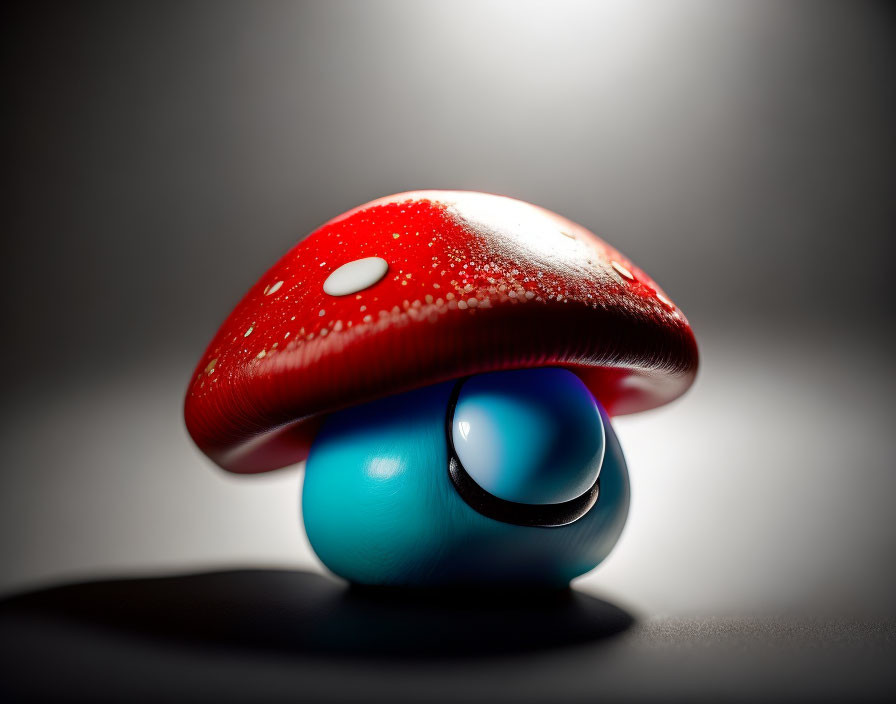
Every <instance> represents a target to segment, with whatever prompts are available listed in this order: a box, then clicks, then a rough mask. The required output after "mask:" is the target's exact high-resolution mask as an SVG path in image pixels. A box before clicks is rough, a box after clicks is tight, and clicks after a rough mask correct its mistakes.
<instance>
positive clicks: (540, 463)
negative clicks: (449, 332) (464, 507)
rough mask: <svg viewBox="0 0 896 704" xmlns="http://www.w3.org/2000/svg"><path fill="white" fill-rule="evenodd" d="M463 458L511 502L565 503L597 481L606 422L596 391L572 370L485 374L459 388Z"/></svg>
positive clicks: (455, 429) (458, 441)
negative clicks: (596, 397)
mask: <svg viewBox="0 0 896 704" xmlns="http://www.w3.org/2000/svg"><path fill="white" fill-rule="evenodd" d="M452 439H453V442H454V449H455V452H456V453H457V457H458V459H459V460H460V462H461V464H462V465H463V467H464V469H465V470H466V472H467V474H469V475H470V477H471V478H472V479H473V480H474V481H475V482H476V483H477V484H478V485H479V486H481V487H482V488H483V489H485V490H486V491H487V492H489V493H490V494H492V495H493V496H497V497H498V498H500V499H504V500H506V501H515V502H518V503H524V504H558V503H561V502H564V501H570V500H571V499H574V498H576V497H577V496H581V495H582V494H584V493H585V492H586V491H588V490H589V489H590V488H591V487H592V486H593V485H594V482H596V481H597V477H598V474H599V473H600V466H601V462H602V460H603V456H604V425H603V422H602V421H601V417H600V410H599V409H598V406H597V401H595V399H594V396H592V395H591V392H590V391H589V390H588V388H587V387H586V386H585V384H584V383H582V380H581V379H579V377H577V376H576V375H575V374H573V373H572V372H570V371H568V370H566V369H557V368H551V367H546V368H541V369H520V370H517V371H508V372H498V373H494V374H479V375H478V376H474V377H471V378H470V379H468V380H467V381H466V382H464V384H463V386H462V387H461V389H460V394H459V395H458V399H457V406H456V408H455V411H454V420H453V423H452Z"/></svg>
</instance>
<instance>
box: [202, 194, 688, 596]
mask: <svg viewBox="0 0 896 704" xmlns="http://www.w3.org/2000/svg"><path fill="white" fill-rule="evenodd" d="M696 369H697V346H696V342H695V340H694V336H693V333H692V332H691V328H690V326H689V324H688V322H687V320H686V318H685V317H684V315H683V314H682V312H681V311H680V310H679V309H678V308H677V307H676V306H675V305H674V304H673V303H672V302H671V300H670V299H669V297H668V296H667V295H666V294H665V293H664V292H663V291H662V290H661V289H660V288H659V287H658V286H657V284H656V283H655V282H654V281H653V280H652V279H650V278H649V277H648V276H647V275H646V274H645V273H644V272H643V271H641V270H640V269H639V268H638V267H636V266H635V265H634V264H633V263H632V262H631V261H630V260H628V259H627V258H626V257H624V256H623V255H622V254H620V253H619V252H618V251H617V250H615V249H613V248H612V247H610V246H609V245H608V244H606V243H605V242H604V241H602V240H601V239H599V238H598V237H596V236H595V235H594V234H592V233H591V232H589V231H588V230H586V229H585V228H584V227H582V226H580V225H577V224H575V223H573V222H571V221H570V220H567V219H565V218H563V217H561V216H559V215H557V214H555V213H552V212H550V211H548V210H545V209H542V208H539V207H537V206H534V205H531V204H528V203H524V202H522V201H518V200H514V199H511V198H506V197H503V196H496V195H488V194H483V193H474V192H461V191H419V192H411V193H402V194H398V195H394V196H389V197H387V198H383V199H380V200H376V201H372V202H371V203H367V204H366V205H362V206H360V207H358V208H355V209H354V210H351V211H349V212H347V213H345V214H343V215H340V216H339V217H337V218H335V219H333V220H330V221H329V222H327V223H325V224H324V225H322V226H321V227H320V228H318V229H317V230H316V231H315V232H313V233H312V234H310V235H309V236H308V237H307V238H305V239H304V240H302V241H301V242H300V243H299V244H297V245H296V246H295V247H294V248H293V249H291V250H290V251H289V252H287V254H286V255H284V256H283V257H282V258H281V259H280V261H278V262H277V263H276V264H275V265H274V266H273V267H272V268H271V269H270V270H269V271H268V272H267V273H266V274H264V276H262V277H261V279H260V280H259V281H258V282H257V283H256V284H255V286H253V287H252V288H251V289H250V290H249V292H248V293H247V294H246V296H245V297H244V298H243V299H242V301H241V302H240V303H239V304H238V305H237V307H236V308H235V310H234V311H233V312H232V313H231V314H230V316H229V317H228V318H227V320H226V321H225V322H224V324H223V325H222V326H221V328H220V330H219V331H218V333H217V334H216V335H215V337H214V339H213V340H212V342H211V344H210V345H209V346H208V348H207V350H206V352H205V354H204V355H203V357H202V358H201V359H200V361H199V364H198V365H197V368H196V371H195V373H194V375H193V378H192V381H191V382H190V386H189V389H188V392H187V397H186V402H185V419H186V425H187V429H188V431H189V433H190V435H191V436H192V438H193V440H194V441H195V442H196V444H197V445H198V447H199V448H200V449H201V450H202V451H203V452H204V453H205V454H206V455H208V457H210V458H211V459H212V460H213V461H214V462H215V463H217V464H218V465H219V466H221V467H223V468H224V469H226V470H229V471H232V472H238V473H256V472H265V471H269V470H273V469H277V468H279V467H284V466H287V465H291V464H295V463H298V462H300V461H302V460H305V459H307V463H306V468H305V483H304V489H303V498H302V505H303V517H304V520H305V527H306V530H307V532H308V537H309V540H310V542H311V545H312V547H313V548H314V550H315V552H316V553H317V554H318V556H319V557H320V558H321V560H322V561H323V562H324V564H325V565H326V566H327V567H329V568H330V569H331V570H332V571H333V572H335V573H337V574H339V575H342V576H343V577H346V578H347V579H350V580H352V581H355V582H360V583H368V584H402V585H445V584H455V583H484V582H487V583H492V582H504V581H509V582H513V583H526V584H565V583H568V581H569V580H570V579H572V578H573V577H575V576H577V575H579V574H582V573H584V572H586V571H588V570H590V569H592V568H593V567H594V566H596V565H597V564H598V563H599V562H600V561H601V560H602V559H603V558H604V557H605V556H606V555H607V553H608V552H609V550H610V548H611V547H612V546H613V544H614V543H615V542H616V539H617V538H618V535H619V532H620V531H621V528H622V525H623V523H624V521H625V517H626V513H627V508H628V475H627V470H626V467H625V461H624V459H623V456H622V453H621V450H620V448H619V444H618V441H617V440H616V437H615V434H614V433H613V430H612V427H611V425H610V421H609V418H610V417H611V416H614V415H619V414H625V413H633V412H637V411H641V410H645V409H649V408H653V407H656V406H660V405H662V404H665V403H668V402H669V401H671V400H673V399H675V398H676V397H678V396H680V395H681V394H682V393H684V392H685V391H686V390H687V388H688V387H689V386H690V385H691V383H692V382H693V379H694V376H695V374H696Z"/></svg>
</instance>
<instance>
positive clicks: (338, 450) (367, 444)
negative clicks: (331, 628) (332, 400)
mask: <svg viewBox="0 0 896 704" xmlns="http://www.w3.org/2000/svg"><path fill="white" fill-rule="evenodd" d="M527 371H529V372H533V371H547V370H527ZM555 371H557V370H555ZM564 373H567V374H568V372H564ZM504 374H506V373H504ZM489 376H493V375H489ZM474 379H475V377H474ZM518 381H519V378H517V382H518ZM555 381H556V379H555ZM455 387H456V384H455V382H448V383H444V384H438V385H435V386H431V387H426V388H423V389H418V390H416V391H412V392H409V393H405V394H401V395H398V396H392V397H389V398H385V399H381V400H379V401H375V402H373V403H368V404H365V405H362V406H356V407H353V408H350V409H347V410H345V411H342V412H339V413H336V414H334V415H332V416H330V417H329V418H328V419H327V420H326V421H325V423H324V425H323V427H322V429H321V431H320V433H319V435H318V437H317V438H316V440H315V442H314V445H313V446H312V448H311V453H310V456H309V458H308V462H307V465H306V470H305V472H306V473H305V483H304V489H303V495H302V510H303V516H304V521H305V527H306V530H307V533H308V537H309V540H310V542H311V546H312V547H313V549H314V550H315V552H316V553H317V555H318V556H319V557H320V559H321V560H322V561H323V563H324V564H325V565H326V566H327V567H328V568H329V569H331V570H332V571H333V572H335V573H336V574H338V575H340V576H342V577H345V578H346V579H348V580H350V581H352V582H356V583H361V584H374V585H404V586H444V585H452V584H470V585H481V584H493V583H505V584H506V583H513V584H516V585H526V586H563V585H566V584H568V583H569V581H570V580H571V579H573V578H574V577H576V576H578V575H580V574H583V573H585V572H587V571H589V570H590V569H592V568H594V567H595V566H596V565H597V564H598V563H599V562H600V561H601V560H603V559H604V557H606V555H607V554H608V553H609V552H610V549H611V548H612V547H613V545H614V544H615V543H616V540H617V539H618V536H619V534H620V532H621V530H622V526H623V523H624V522H625V517H626V514H627V511H628V498H629V485H628V474H627V470H626V466H625V461H624V459H623V456H622V452H621V449H620V447H619V443H618V441H617V440H616V437H615V434H614V433H613V431H612V428H611V427H610V426H609V423H608V421H607V419H606V416H605V414H603V412H602V409H600V408H599V406H597V409H598V415H597V422H598V424H599V427H600V428H601V431H602V433H603V434H602V436H601V442H600V446H601V447H600V455H601V459H602V462H600V461H598V463H597V466H598V467H597V468H598V470H599V472H600V494H599V497H598V498H597V500H596V502H595V503H593V504H592V505H591V507H590V508H588V509H587V510H586V511H585V512H584V514H583V515H581V516H580V517H578V518H577V520H574V521H573V522H571V523H569V524H568V525H560V526H559V527H541V526H534V525H518V524H516V523H514V522H507V521H504V520H498V519H496V518H495V517H490V516H487V515H484V514H483V512H481V511H479V510H478V509H474V508H473V507H471V505H470V504H469V503H468V502H467V501H465V499H464V498H463V497H462V496H461V495H460V493H458V491H457V489H456V487H455V484H454V483H453V482H452V479H451V477H450V475H449V472H448V467H449V462H450V455H451V454H452V452H451V449H450V447H449V445H450V442H449V438H448V437H447V436H446V418H447V416H448V412H449V406H450V402H451V399H452V395H453V394H454V392H455ZM548 395H550V394H548ZM549 405H550V404H549ZM563 420H564V419H563V418H561V419H560V421H561V425H562V422H563ZM573 430H575V429H573ZM519 440H520V439H519V438H518V441H519ZM586 440H590V442H591V445H590V446H591V447H592V450H593V445H594V443H593V438H590V439H588V438H586ZM592 450H589V452H588V453H585V454H586V455H588V456H589V457H592V455H593V454H594V453H593V451H592ZM592 459H593V457H592ZM470 464H471V465H472V462H470ZM586 474H587V473H586ZM524 475H525V476H527V477H529V478H530V479H531V478H532V477H533V476H536V478H537V473H536V474H535V475H532V474H531V473H529V474H527V473H524ZM595 479H596V473H595V474H594V476H592V477H591V479H590V480H589V479H585V480H584V481H585V483H586V484H587V485H588V486H591V484H593V483H594V481H595ZM589 482H590V483H589ZM580 483H581V482H580ZM511 484H512V482H511ZM505 488H506V487H505ZM552 491H553V489H552ZM550 506H551V504H550V503H543V504H541V510H544V509H549V507H550Z"/></svg>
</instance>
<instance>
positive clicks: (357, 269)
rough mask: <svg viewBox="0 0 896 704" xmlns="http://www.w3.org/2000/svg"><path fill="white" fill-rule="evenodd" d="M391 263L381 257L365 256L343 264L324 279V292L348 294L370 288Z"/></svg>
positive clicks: (337, 294) (335, 294) (339, 294)
mask: <svg viewBox="0 0 896 704" xmlns="http://www.w3.org/2000/svg"><path fill="white" fill-rule="evenodd" d="M388 270H389V264H388V262H386V260H385V259H382V258H380V257H365V258H364V259H356V260H355V261H353V262H348V264H343V265H342V266H341V267H339V268H338V269H335V270H334V271H333V272H331V273H330V275H329V276H328V277H327V280H326V281H324V293H326V294H329V295H330V296H347V295H349V294H350V293H357V292H358V291H363V290H364V289H365V288H370V287H371V286H373V285H374V284H375V283H376V282H377V281H379V280H380V279H382V278H383V277H384V276H385V275H386V272H387V271H388Z"/></svg>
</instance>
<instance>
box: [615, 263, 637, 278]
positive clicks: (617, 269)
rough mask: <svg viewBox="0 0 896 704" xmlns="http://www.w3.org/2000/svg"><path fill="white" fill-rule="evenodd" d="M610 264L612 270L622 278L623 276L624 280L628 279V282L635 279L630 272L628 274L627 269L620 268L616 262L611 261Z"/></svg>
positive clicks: (620, 265)
mask: <svg viewBox="0 0 896 704" xmlns="http://www.w3.org/2000/svg"><path fill="white" fill-rule="evenodd" d="M610 264H611V265H612V266H613V268H614V269H615V270H616V271H618V272H619V273H620V274H622V276H624V277H625V278H626V279H628V280H629V281H633V280H634V278H635V276H634V274H632V272H630V271H629V270H628V269H626V268H625V267H624V266H622V264H620V263H619V262H617V261H611V262H610Z"/></svg>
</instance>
